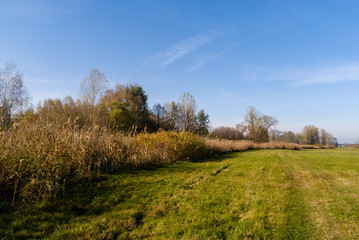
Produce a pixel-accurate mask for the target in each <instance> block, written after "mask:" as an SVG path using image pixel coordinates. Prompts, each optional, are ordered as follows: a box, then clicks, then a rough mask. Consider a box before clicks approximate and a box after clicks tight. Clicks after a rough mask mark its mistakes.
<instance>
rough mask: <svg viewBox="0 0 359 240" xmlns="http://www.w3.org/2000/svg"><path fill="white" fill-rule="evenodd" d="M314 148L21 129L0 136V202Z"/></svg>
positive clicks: (173, 135)
mask: <svg viewBox="0 0 359 240" xmlns="http://www.w3.org/2000/svg"><path fill="white" fill-rule="evenodd" d="M301 148H315V147H313V146H301V145H298V144H292V143H279V142H270V143H261V144H257V143H253V142H250V141H233V140H223V139H207V138H201V137H198V136H196V135H194V134H191V133H188V132H180V133H178V132H158V133H152V134H149V133H142V134H138V135H125V134H123V133H121V132H110V131H108V130H107V129H106V128H100V127H98V126H94V127H92V128H90V129H77V128H76V126H75V125H74V124H65V125H64V126H61V127H59V126H57V125H55V124H53V123H47V124H31V125H23V126H21V127H20V128H18V129H15V130H12V131H9V132H7V133H6V134H5V133H3V134H2V135H1V136H0V200H1V201H4V202H7V203H10V202H12V203H14V202H16V201H19V200H21V201H23V202H25V201H26V202H28V201H30V202H36V201H39V200H40V199H43V198H45V199H46V198H47V199H48V198H54V197H56V196H57V195H59V194H64V193H65V191H66V189H67V188H68V187H70V186H71V188H73V187H75V188H78V187H81V186H83V185H85V186H86V185H88V184H89V183H90V182H91V181H93V180H94V179H98V178H99V177H100V176H101V174H103V173H106V172H111V171H116V170H120V169H128V168H138V167H142V166H146V165H159V164H168V163H173V162H176V161H182V160H189V159H191V160H195V159H199V158H202V157H205V156H208V155H210V154H213V153H222V152H232V151H245V150H248V149H301Z"/></svg>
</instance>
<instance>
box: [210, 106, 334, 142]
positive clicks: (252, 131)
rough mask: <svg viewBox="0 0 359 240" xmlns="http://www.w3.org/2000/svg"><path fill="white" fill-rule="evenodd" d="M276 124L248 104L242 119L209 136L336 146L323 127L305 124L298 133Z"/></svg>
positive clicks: (331, 136)
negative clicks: (280, 127) (240, 121)
mask: <svg viewBox="0 0 359 240" xmlns="http://www.w3.org/2000/svg"><path fill="white" fill-rule="evenodd" d="M277 124H278V121H277V119H276V118H275V117H272V116H268V115H262V114H261V113H260V112H259V111H258V110H256V109H255V107H253V106H249V107H248V110H247V113H246V115H245V117H244V121H243V122H242V123H240V124H237V125H236V127H235V128H233V127H224V126H222V127H218V128H215V129H213V130H212V131H211V133H210V134H209V136H210V137H215V138H223V139H233V140H243V139H246V140H251V141H254V142H268V141H278V142H287V143H298V144H308V145H315V144H322V145H325V146H328V145H331V146H337V145H338V142H337V139H336V138H335V137H334V136H333V135H332V134H331V133H329V132H327V131H326V130H325V129H319V128H318V127H315V126H313V125H307V126H305V127H304V128H303V130H302V131H301V132H299V133H294V132H292V131H284V132H282V131H279V130H277V129H273V127H275V126H276V125H277Z"/></svg>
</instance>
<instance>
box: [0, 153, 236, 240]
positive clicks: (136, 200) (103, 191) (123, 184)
mask: <svg viewBox="0 0 359 240" xmlns="http://www.w3.org/2000/svg"><path fill="white" fill-rule="evenodd" d="M235 157H237V155H236V153H229V154H218V155H214V156H210V157H206V158H202V159H199V160H195V161H181V162H177V163H174V164H161V165H147V166H144V167H141V168H139V169H135V170H131V169H127V170H121V171H116V172H112V173H109V174H105V175H103V176H102V177H101V178H100V179H98V180H96V181H92V182H87V183H85V182H84V184H82V187H80V188H77V189H70V190H68V191H67V192H66V194H65V195H64V196H59V197H57V198H56V199H52V200H47V201H42V202H40V203H37V204H29V205H28V207H25V206H26V205H25V204H24V205H25V206H23V207H20V208H18V209H17V210H14V209H12V208H11V207H6V206H2V210H5V209H6V211H2V212H0V237H1V238H0V239H2V237H5V238H9V239H25V238H43V237H46V236H49V235H50V234H51V233H53V232H54V231H58V230H59V229H60V226H61V225H66V224H68V223H69V222H70V221H71V220H72V219H75V218H76V222H82V221H84V222H86V221H87V219H88V218H92V217H96V216H98V215H101V214H106V213H107V212H111V211H112V210H113V208H114V207H116V206H119V205H120V204H121V207H122V206H124V207H126V206H127V207H130V206H132V207H133V205H136V204H137V205H138V204H142V201H146V200H145V199H147V198H148V197H149V196H151V194H152V193H154V192H158V191H160V189H161V188H162V187H165V186H166V185H167V184H169V182H168V180H167V177H168V176H172V175H173V173H176V174H181V173H185V174H188V173H191V172H195V171H200V170H201V169H202V167H201V165H200V164H203V163H207V162H222V161H224V160H226V159H231V158H235ZM203 168H205V165H203ZM130 208H131V207H130ZM143 217H144V216H142V215H135V216H134V219H135V222H139V223H140V222H141V221H142V218H143ZM60 230H61V229H60Z"/></svg>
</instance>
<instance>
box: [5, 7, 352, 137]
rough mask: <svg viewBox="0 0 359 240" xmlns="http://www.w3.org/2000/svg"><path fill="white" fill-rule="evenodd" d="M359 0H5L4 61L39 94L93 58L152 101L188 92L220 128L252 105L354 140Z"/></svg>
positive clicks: (85, 68) (64, 82) (61, 85)
mask: <svg viewBox="0 0 359 240" xmlns="http://www.w3.org/2000/svg"><path fill="white" fill-rule="evenodd" d="M358 12H359V1H355V0H325V1H324V0H323V1H320V0H318V1H309V0H308V1H307V0H303V1H284V0H283V1H276V0H272V1H269V0H268V1H265V0H260V1H259V0H247V1H211V0H207V1H199V0H198V1H147V0H144V1H137V0H131V1H130V0H129V1H91V0H88V1H82V0H71V1H49V0H26V1H25V0H23V1H17V0H0V30H1V31H0V65H3V64H4V63H5V62H13V63H16V64H17V65H18V69H19V70H20V71H21V73H23V75H24V82H25V84H26V86H27V88H28V90H29V92H30V94H31V96H32V101H33V103H34V105H36V104H37V103H38V102H39V101H40V100H43V99H45V98H63V97H65V96H67V95H71V96H73V97H77V95H78V93H79V83H80V81H81V80H82V79H83V77H84V76H85V75H86V74H88V73H89V72H90V70H91V68H93V67H98V68H99V69H100V71H101V72H103V73H105V75H106V76H107V78H108V79H109V80H110V82H111V84H112V86H114V85H115V84H116V83H119V84H129V83H138V84H140V85H142V86H143V88H144V90H145V91H146V93H147V94H148V95H149V105H150V106H152V105H153V104H155V103H157V102H158V103H161V104H163V103H165V102H168V101H172V100H175V101H177V100H178V97H179V96H180V95H182V94H183V93H184V92H189V93H191V94H192V95H193V96H194V98H195V99H196V102H197V105H198V108H199V109H201V108H203V109H205V111H206V112H207V113H208V114H209V115H210V119H211V124H212V126H213V127H218V126H222V125H225V126H233V127H234V126H235V124H237V123H240V122H242V121H243V117H244V115H245V112H246V109H247V107H248V106H249V105H253V106H255V107H256V108H257V109H258V110H259V111H260V112H262V113H263V114H267V115H272V116H275V117H276V118H277V119H278V120H279V122H280V123H279V125H278V126H277V129H279V130H284V131H285V130H292V131H294V132H298V131H300V130H301V129H302V128H303V127H304V126H305V125H308V124H312V125H315V126H318V127H320V128H324V129H326V130H327V131H329V132H331V133H332V134H333V135H335V136H336V137H337V138H338V139H339V142H342V143H343V142H355V141H356V140H357V139H359V126H358V121H357V120H358V119H359V111H358V105H359V94H358V90H359V44H358V42H359V31H358V30H359V29H358V28H359V14H358Z"/></svg>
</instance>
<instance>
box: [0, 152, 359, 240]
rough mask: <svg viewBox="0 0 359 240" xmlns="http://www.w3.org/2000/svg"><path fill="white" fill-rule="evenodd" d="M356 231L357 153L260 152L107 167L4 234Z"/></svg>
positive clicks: (14, 220) (2, 227) (323, 235)
mask: <svg viewBox="0 0 359 240" xmlns="http://www.w3.org/2000/svg"><path fill="white" fill-rule="evenodd" d="M1 237H3V238H4V239H14V238H15V239H16V238H18V239H21V238H43V237H45V238H49V239H74V238H75V239H76V238H78V239H140V238H148V239H359V151H358V150H354V149H338V150H302V151H289V150H258V151H247V152H242V153H231V154H227V155H223V156H217V157H213V158H210V159H205V160H203V161H200V162H185V163H179V164H175V165H171V166H163V167H159V168H154V169H147V170H136V171H129V172H123V173H119V174H110V175H106V176H105V177H104V179H103V180H102V181H100V182H98V183H96V184H94V186H93V187H91V188H87V189H86V190H82V191H81V192H76V193H73V194H70V195H68V196H67V198H66V199H62V200H60V201H57V202H56V203H54V202H52V203H51V202H47V203H41V204H38V205H37V206H36V207H34V208H31V209H28V210H26V211H21V212H20V211H19V212H18V213H15V214H9V213H8V214H1V218H0V239H1Z"/></svg>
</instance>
